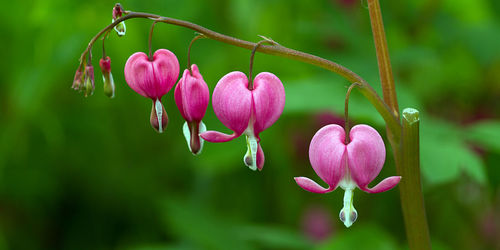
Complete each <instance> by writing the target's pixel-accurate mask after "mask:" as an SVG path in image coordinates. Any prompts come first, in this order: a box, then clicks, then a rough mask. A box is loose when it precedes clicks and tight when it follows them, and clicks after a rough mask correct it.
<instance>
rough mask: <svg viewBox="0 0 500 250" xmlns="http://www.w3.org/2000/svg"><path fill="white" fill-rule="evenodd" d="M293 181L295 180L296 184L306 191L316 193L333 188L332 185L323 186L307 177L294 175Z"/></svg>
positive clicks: (322, 192) (326, 191)
mask: <svg viewBox="0 0 500 250" xmlns="http://www.w3.org/2000/svg"><path fill="white" fill-rule="evenodd" d="M294 179H295V182H297V185H299V186H300V187H301V188H303V189H304V190H306V191H309V192H312V193H318V194H324V193H328V192H331V191H333V190H334V189H335V188H333V187H331V186H330V187H328V188H324V187H322V186H320V185H318V183H316V182H314V181H313V180H311V179H309V178H307V177H295V178H294Z"/></svg>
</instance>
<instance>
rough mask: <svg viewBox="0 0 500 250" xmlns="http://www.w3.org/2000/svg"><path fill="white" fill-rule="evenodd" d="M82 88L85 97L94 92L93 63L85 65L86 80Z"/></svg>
mask: <svg viewBox="0 0 500 250" xmlns="http://www.w3.org/2000/svg"><path fill="white" fill-rule="evenodd" d="M82 89H83V94H84V95H85V97H88V96H90V95H92V94H93V93H94V67H93V66H92V65H91V64H88V65H87V66H85V82H84V83H83V88H82Z"/></svg>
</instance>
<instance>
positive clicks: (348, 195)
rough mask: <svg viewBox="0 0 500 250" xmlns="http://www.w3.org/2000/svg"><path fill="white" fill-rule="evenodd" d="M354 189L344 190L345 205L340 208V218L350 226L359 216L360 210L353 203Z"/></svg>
mask: <svg viewBox="0 0 500 250" xmlns="http://www.w3.org/2000/svg"><path fill="white" fill-rule="evenodd" d="M353 196H354V189H351V188H348V189H346V190H345V192H344V207H343V208H342V210H340V214H339V217H340V220H341V221H342V222H343V223H344V225H345V226H346V227H350V226H351V225H352V224H353V223H354V222H355V221H356V219H357V218H358V212H357V211H356V209H355V208H354V205H353Z"/></svg>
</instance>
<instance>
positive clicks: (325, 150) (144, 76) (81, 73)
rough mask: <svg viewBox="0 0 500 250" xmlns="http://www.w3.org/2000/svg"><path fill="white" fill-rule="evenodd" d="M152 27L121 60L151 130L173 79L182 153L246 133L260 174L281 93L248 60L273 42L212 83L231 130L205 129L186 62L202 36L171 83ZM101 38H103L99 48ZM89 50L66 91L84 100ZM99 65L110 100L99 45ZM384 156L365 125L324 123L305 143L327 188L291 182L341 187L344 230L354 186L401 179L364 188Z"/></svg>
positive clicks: (170, 59)
mask: <svg viewBox="0 0 500 250" xmlns="http://www.w3.org/2000/svg"><path fill="white" fill-rule="evenodd" d="M127 13H128V12H127V11H124V10H123V8H122V7H121V5H120V4H116V5H115V7H114V8H113V13H112V16H113V25H110V26H109V27H114V28H115V30H116V32H117V34H118V35H119V36H123V35H124V34H125V31H126V28H125V24H124V23H123V20H125V19H127V18H122V17H123V15H127ZM156 22H157V21H155V22H154V23H153V26H152V28H151V33H150V36H149V38H150V41H149V42H150V44H149V45H150V51H149V55H146V54H145V53H143V52H136V53H134V54H133V55H131V56H130V57H129V58H128V60H127V62H126V64H125V69H124V74H125V81H126V82H127V84H128V86H129V87H130V88H131V89H132V90H134V91H135V92H136V93H138V94H139V95H142V96H144V97H146V98H149V99H151V100H152V102H153V104H152V109H151V116H150V123H151V126H152V127H153V128H154V129H155V130H156V131H157V132H159V133H162V132H164V131H165V129H166V127H167V124H168V115H167V111H166V109H165V107H164V105H163V104H162V97H163V96H165V95H167V93H168V92H169V91H170V90H171V89H172V88H173V87H174V85H176V82H177V85H176V86H175V90H174V99H175V103H176V105H177V108H178V109H179V112H180V114H181V116H182V117H183V118H184V120H185V122H184V125H183V134H184V136H185V138H186V142H187V145H188V148H189V150H190V151H191V152H192V153H193V154H194V155H197V154H200V153H201V151H202V148H203V144H204V141H209V142H214V143H219V142H228V141H231V140H234V139H236V138H238V137H240V136H241V135H245V138H246V145H247V151H246V154H245V155H244V157H243V162H244V164H245V165H246V166H248V167H249V168H250V169H251V170H257V169H258V170H262V168H263V166H264V151H263V150H262V146H261V139H260V133H262V132H263V131H264V130H266V129H267V128H269V127H270V126H271V125H273V124H274V123H275V122H276V121H277V120H278V118H279V117H280V116H281V114H282V112H283V109H284V106H285V89H284V87H283V84H282V82H281V80H280V79H279V78H278V77H277V76H276V75H274V74H272V73H269V72H261V73H259V74H258V75H257V76H256V77H255V78H253V79H252V77H251V74H252V63H253V56H254V53H255V51H256V50H257V48H258V46H259V45H260V44H261V43H263V42H268V43H271V44H273V45H277V44H276V43H275V42H274V41H272V40H270V39H268V38H265V40H264V41H261V42H259V43H257V45H256V46H255V47H254V49H253V51H252V56H251V60H250V73H249V76H247V75H246V74H244V73H242V72H239V71H234V72H230V73H228V74H226V75H224V76H223V77H222V78H221V79H220V80H219V81H218V83H217V84H216V86H215V89H214V91H213V95H212V106H213V110H214V113H215V115H216V116H217V118H218V119H219V120H220V121H221V123H222V124H224V125H225V126H226V127H227V128H229V129H230V130H231V131H232V133H231V134H226V133H222V132H218V131H207V128H206V126H205V124H204V123H203V121H202V120H203V118H204V116H205V114H206V111H207V108H208V103H209V101H210V91H209V88H208V85H207V83H206V82H205V80H204V79H203V76H202V75H201V73H200V70H199V68H198V66H197V65H196V64H192V65H191V63H190V61H189V51H190V48H191V45H192V43H193V42H194V41H195V40H196V39H198V38H200V37H203V35H199V36H197V37H196V38H195V39H193V41H192V42H191V44H190V46H189V50H188V66H187V68H186V69H185V70H184V72H183V74H182V77H181V78H180V79H178V77H179V70H180V67H179V61H178V60H177V57H176V55H175V54H174V53H173V52H171V51H169V50H167V49H158V50H156V51H155V52H154V53H152V51H151V37H152V31H153V28H154V24H155V23H156ZM109 30H110V28H109ZM109 30H108V31H109ZM107 34H108V33H106V34H105V35H104V38H103V43H104V39H105V38H106V36H107ZM93 41H95V39H94V40H93ZM90 48H91V45H89V48H88V49H87V50H86V52H84V54H83V55H82V58H81V64H80V66H79V67H78V70H77V71H76V73H75V77H74V81H73V86H72V87H73V88H74V89H75V90H79V91H83V92H84V95H85V96H89V95H92V93H93V91H94V88H95V86H94V68H93V66H92V63H91V61H92V58H91V53H90V51H89V49H90ZM86 55H88V58H87V57H86ZM99 65H100V68H101V71H102V76H103V82H104V93H105V94H106V95H107V96H108V97H110V98H112V97H114V95H115V83H114V80H113V75H112V73H111V59H110V58H109V57H108V56H106V55H105V51H104V44H103V58H102V59H100V61H99ZM349 93H350V90H349V91H348V94H349ZM346 100H347V99H346ZM346 116H347V108H346ZM348 128H349V126H348V125H347V124H346V129H347V130H348V131H349V129H348ZM385 154H386V152H385V145H384V142H383V140H382V138H381V136H380V135H379V134H378V132H377V131H376V130H375V129H373V128H372V127H370V126H368V125H357V126H354V127H353V128H352V130H350V132H348V133H347V135H346V132H345V131H344V128H342V127H340V126H338V125H327V126H325V127H323V128H321V129H320V130H319V131H318V132H317V133H316V134H315V135H314V137H313V138H312V141H311V143H310V147H309V159H310V162H311V165H312V167H313V169H314V171H315V172H316V173H317V175H318V176H319V177H320V178H321V179H322V180H323V181H324V182H325V183H326V184H328V187H327V188H324V187H322V186H320V185H318V184H317V183H316V182H314V181H312V180H311V179H309V178H306V177H296V178H295V181H296V183H297V184H298V185H299V186H300V187H302V188H303V189H305V190H307V191H309V192H314V193H327V192H331V191H333V190H335V189H336V188H337V187H341V188H342V189H344V190H345V194H344V206H343V208H342V209H341V211H340V214H339V217H340V220H341V221H342V222H343V223H344V224H345V226H347V227H350V226H351V225H352V224H353V223H354V221H356V219H357V217H358V214H357V211H356V209H355V208H354V206H353V194H354V190H355V189H356V188H359V189H361V190H363V191H365V192H367V193H380V192H385V191H387V190H389V189H391V188H393V187H395V186H396V185H397V184H398V183H399V181H400V180H401V177H400V176H392V177H388V178H386V179H384V180H382V181H381V182H380V183H379V184H377V185H375V186H374V187H372V188H369V187H368V184H369V183H371V182H372V181H373V180H374V179H375V178H376V177H377V175H378V174H379V173H380V171H381V169H382V167H383V165H384V161H385Z"/></svg>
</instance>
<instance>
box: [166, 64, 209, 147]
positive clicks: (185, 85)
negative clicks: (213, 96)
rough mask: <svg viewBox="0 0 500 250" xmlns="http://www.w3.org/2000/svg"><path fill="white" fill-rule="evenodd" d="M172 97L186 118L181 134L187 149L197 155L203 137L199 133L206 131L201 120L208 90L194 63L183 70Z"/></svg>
mask: <svg viewBox="0 0 500 250" xmlns="http://www.w3.org/2000/svg"><path fill="white" fill-rule="evenodd" d="M174 97H175V103H176V104H177V108H179V111H180V112H181V115H182V117H183V118H184V120H186V122H185V123H184V127H183V134H184V137H185V138H186V142H187V144H188V147H189V150H190V151H191V152H192V153H193V154H195V155H198V154H200V153H201V150H202V148H203V139H201V138H200V136H199V134H200V133H203V132H205V131H206V127H205V124H203V122H202V121H201V120H202V119H203V117H204V116H205V112H206V111H207V107H208V101H209V99H210V92H209V91H208V86H207V84H206V83H205V80H203V77H202V76H201V74H200V71H199V70H198V66H196V64H193V65H191V71H189V70H188V69H186V70H184V74H183V75H182V77H181V79H180V80H179V82H178V83H177V86H176V87H175V91H174Z"/></svg>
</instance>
